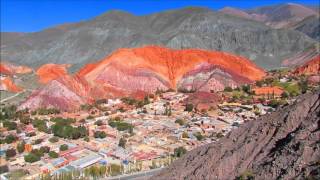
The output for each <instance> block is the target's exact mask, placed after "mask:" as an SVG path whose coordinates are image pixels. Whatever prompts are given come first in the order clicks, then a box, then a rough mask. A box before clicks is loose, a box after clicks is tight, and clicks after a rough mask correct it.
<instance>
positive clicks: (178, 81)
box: [21, 46, 265, 109]
mask: <svg viewBox="0 0 320 180" xmlns="http://www.w3.org/2000/svg"><path fill="white" fill-rule="evenodd" d="M51 66H52V65H50V66H49V68H44V69H49V70H50V71H49V70H48V74H46V73H45V71H44V70H43V71H42V72H43V77H44V78H42V80H43V82H46V81H47V80H49V79H52V78H53V77H54V78H58V77H59V76H63V74H64V73H65V68H62V69H61V68H51ZM54 67H56V65H54ZM58 67H60V66H58ZM51 69H53V70H51ZM58 70H59V71H58ZM60 70H61V71H62V72H61V71H60ZM264 75H265V72H264V71H263V70H262V69H261V68H259V67H257V66H256V65H255V64H253V63H252V62H251V61H250V60H248V59H245V58H243V57H240V56H236V55H233V54H229V53H224V52H217V51H205V50H199V49H185V50H174V49H169V48H165V47H159V46H145V47H142V48H133V49H120V50H118V51H116V52H114V53H113V54H112V55H110V56H108V57H106V58H105V59H103V60H101V61H99V62H97V63H94V64H89V65H86V66H85V67H83V68H82V69H80V71H79V72H77V73H76V74H75V75H74V76H73V77H72V78H71V77H69V76H67V77H69V78H65V77H64V78H60V79H58V81H54V83H58V82H59V84H57V85H59V86H61V87H62V88H61V90H59V89H57V88H54V87H53V85H52V83H49V84H48V85H47V86H46V87H44V88H43V90H41V91H42V92H43V93H45V94H47V96H49V95H50V93H51V91H52V89H55V91H59V92H54V93H57V94H56V97H57V98H58V99H59V98H60V99H61V98H62V99H64V100H63V101H62V100H61V101H59V103H51V102H52V101H54V98H53V97H50V98H49V99H50V102H48V103H44V102H47V100H46V99H45V98H47V96H43V95H42V94H43V93H40V94H39V93H34V94H33V95H32V97H33V99H37V103H34V102H29V103H28V101H31V99H28V100H27V101H26V102H25V103H24V104H23V106H21V108H22V107H23V108H27V107H28V108H29V109H30V108H37V107H41V106H48V105H53V104H55V107H56V108H60V107H59V106H60V105H61V106H62V107H63V109H71V108H72V107H75V106H74V105H72V104H75V103H76V102H78V103H88V102H89V101H88V100H93V99H97V98H107V97H112V96H113V97H115V96H124V95H133V96H134V95H135V94H137V93H136V92H139V91H141V92H147V93H153V92H155V91H156V90H158V89H159V90H161V89H162V90H167V89H169V88H172V89H177V88H186V89H188V88H189V87H190V86H192V87H196V88H197V89H196V90H199V91H206V92H210V91H211V90H214V91H217V90H222V89H224V87H225V86H231V87H234V86H238V85H240V84H243V83H250V82H253V81H254V80H259V79H261V78H262V77H263V76H264ZM40 77H42V76H40ZM75 79H78V80H79V79H80V80H81V81H75ZM71 92H74V93H75V95H77V96H79V97H81V98H80V99H81V100H79V98H76V96H72V95H70V96H68V95H67V94H69V93H71ZM65 97H72V100H70V104H71V106H70V108H69V107H68V108H65V104H64V103H67V102H68V101H69V100H68V99H66V98H65ZM34 101H35V100H34ZM40 102H41V103H40ZM73 102H75V103H73ZM31 106H33V107H31ZM78 106H80V104H79V105H78Z"/></svg>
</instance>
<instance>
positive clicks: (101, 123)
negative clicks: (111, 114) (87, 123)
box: [94, 120, 104, 126]
mask: <svg viewBox="0 0 320 180" xmlns="http://www.w3.org/2000/svg"><path fill="white" fill-rule="evenodd" d="M94 124H95V125H97V126H102V125H103V124H104V123H103V122H102V120H98V121H96V122H94Z"/></svg>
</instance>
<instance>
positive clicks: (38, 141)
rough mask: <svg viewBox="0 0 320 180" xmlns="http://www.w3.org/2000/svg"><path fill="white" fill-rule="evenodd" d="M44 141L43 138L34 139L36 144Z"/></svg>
mask: <svg viewBox="0 0 320 180" xmlns="http://www.w3.org/2000/svg"><path fill="white" fill-rule="evenodd" d="M42 141H43V139H36V140H35V141H34V144H40V143H42Z"/></svg>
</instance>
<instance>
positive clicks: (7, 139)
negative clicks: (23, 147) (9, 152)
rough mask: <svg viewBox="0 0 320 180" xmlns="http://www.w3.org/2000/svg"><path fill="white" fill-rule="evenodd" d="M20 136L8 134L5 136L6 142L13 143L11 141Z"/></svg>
mask: <svg viewBox="0 0 320 180" xmlns="http://www.w3.org/2000/svg"><path fill="white" fill-rule="evenodd" d="M17 139H18V138H17V137H16V136H14V135H12V134H9V135H8V136H6V138H5V142H6V143H7V144H11V143H13V142H14V141H16V140H17Z"/></svg>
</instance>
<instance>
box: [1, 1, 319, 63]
mask: <svg viewBox="0 0 320 180" xmlns="http://www.w3.org/2000/svg"><path fill="white" fill-rule="evenodd" d="M315 43H316V42H315V41H314V40H312V39H311V38H309V37H307V36H305V35H304V34H303V33H299V32H297V31H292V30H285V29H283V30H275V29H272V28H270V27H268V26H266V25H264V24H262V23H259V22H255V21H252V20H248V19H244V18H238V17H234V16H229V15H225V14H223V13H219V12H213V11H211V10H209V9H206V8H195V7H192V8H184V9H178V10H171V11H165V12H161V13H155V14H151V15H147V16H134V15H132V14H129V13H126V12H122V11H110V12H107V13H105V14H103V15H101V16H98V17H96V18H94V19H91V20H88V21H83V22H80V23H74V24H67V25H63V26H57V27H53V28H49V29H46V30H43V31H40V32H35V33H1V59H7V60H9V61H10V62H15V63H18V64H27V65H31V66H39V65H42V64H46V63H48V61H50V63H56V64H65V63H67V64H75V65H74V66H72V68H73V69H78V68H80V67H82V66H83V65H84V64H87V63H90V62H94V61H97V60H100V59H102V58H104V57H105V56H106V55H108V54H110V53H111V52H112V51H114V50H116V49H118V48H124V47H139V46H142V45H147V44H155V45H165V46H167V47H171V48H176V49H185V48H201V49H208V50H218V51H226V52H231V53H235V54H239V55H242V56H244V57H247V58H248V59H251V60H253V61H254V62H255V63H257V64H258V65H260V66H262V67H265V68H274V67H279V66H280V65H281V63H280V62H281V60H282V59H284V58H288V57H291V56H293V55H295V54H297V53H299V52H301V51H303V50H305V49H306V48H308V47H310V46H311V45H313V44H315Z"/></svg>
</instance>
